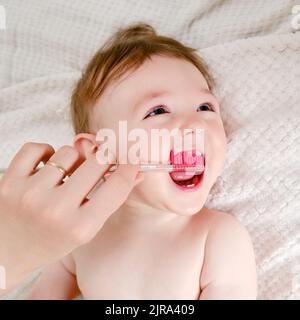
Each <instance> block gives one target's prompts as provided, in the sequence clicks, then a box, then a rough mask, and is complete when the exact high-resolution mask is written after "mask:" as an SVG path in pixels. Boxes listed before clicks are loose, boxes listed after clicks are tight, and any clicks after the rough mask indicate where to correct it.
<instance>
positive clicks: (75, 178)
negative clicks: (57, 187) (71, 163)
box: [61, 153, 111, 206]
mask: <svg viewBox="0 0 300 320" xmlns="http://www.w3.org/2000/svg"><path fill="white" fill-rule="evenodd" d="M110 167H111V165H110V164H99V161H98V160H97V158H96V154H95V153H93V154H92V155H91V156H90V157H89V158H87V159H86V161H84V162H83V163H82V164H81V165H80V166H79V167H78V168H77V169H76V170H75V171H74V172H73V174H72V176H71V177H70V178H69V179H68V180H67V181H66V182H65V183H64V184H63V185H62V187H61V188H62V190H63V192H64V195H65V197H66V198H68V197H71V196H72V198H73V201H74V202H73V203H74V204H75V205H76V206H80V205H81V204H82V202H83V201H84V199H85V198H86V196H87V195H88V193H89V192H90V191H91V190H92V189H93V188H94V187H95V185H96V184H97V183H98V182H99V180H100V179H101V178H102V177H103V176H104V174H105V173H106V172H107V170H108V169H109V168H110Z"/></svg>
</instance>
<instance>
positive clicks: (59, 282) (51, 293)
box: [26, 254, 80, 300]
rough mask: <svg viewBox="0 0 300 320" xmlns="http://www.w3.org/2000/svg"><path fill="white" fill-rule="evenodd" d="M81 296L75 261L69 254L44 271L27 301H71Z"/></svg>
mask: <svg viewBox="0 0 300 320" xmlns="http://www.w3.org/2000/svg"><path fill="white" fill-rule="evenodd" d="M79 294H80V291H79V288H78V286H77V281H76V276H75V265H74V260H73V258H72V255H71V254H69V255H68V256H66V257H64V258H63V259H61V260H60V261H58V262H55V263H53V264H51V265H49V266H48V267H46V268H45V269H44V270H43V271H42V273H41V275H40V276H39V278H38V279H37V281H36V282H35V284H34V287H33V288H32V290H31V291H30V293H29V294H28V296H27V297H26V299H27V300H71V299H74V298H76V297H77V296H78V295H79Z"/></svg>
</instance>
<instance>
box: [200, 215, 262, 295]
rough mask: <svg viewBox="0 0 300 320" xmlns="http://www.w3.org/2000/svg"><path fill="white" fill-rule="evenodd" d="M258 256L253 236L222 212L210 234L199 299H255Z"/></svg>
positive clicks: (206, 246) (207, 241)
mask: <svg viewBox="0 0 300 320" xmlns="http://www.w3.org/2000/svg"><path fill="white" fill-rule="evenodd" d="M256 296H257V279H256V266H255V256H254V251H253V247H252V242H251V239H250V236H249V234H248V232H247V230H246V228H245V227H243V226H242V225H241V224H240V223H239V222H238V221H237V220H236V219H235V218H234V217H232V216H230V215H229V214H225V213H221V215H220V217H219V218H218V219H216V221H215V222H214V223H213V225H212V228H211V230H210V231H209V233H208V236H207V240H206V245H205V258H204V263H203V267H202V272H201V294H200V300H207V299H222V300H223V299H256Z"/></svg>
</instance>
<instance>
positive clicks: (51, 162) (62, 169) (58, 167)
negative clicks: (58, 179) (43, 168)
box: [45, 161, 67, 176]
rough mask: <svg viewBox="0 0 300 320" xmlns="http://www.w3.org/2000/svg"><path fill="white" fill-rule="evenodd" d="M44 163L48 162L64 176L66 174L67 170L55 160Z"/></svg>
mask: <svg viewBox="0 0 300 320" xmlns="http://www.w3.org/2000/svg"><path fill="white" fill-rule="evenodd" d="M46 164H49V165H50V166H52V167H55V168H57V169H58V170H59V171H60V172H61V173H63V175H64V176H66V175H67V171H66V170H65V169H64V168H63V167H61V166H60V165H59V164H57V163H56V162H54V161H47V162H46ZM46 164H45V165H46Z"/></svg>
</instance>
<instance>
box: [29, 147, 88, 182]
mask: <svg viewBox="0 0 300 320" xmlns="http://www.w3.org/2000/svg"><path fill="white" fill-rule="evenodd" d="M49 161H52V162H54V163H56V164H57V165H59V167H61V168H63V170H64V171H65V174H64V173H63V172H62V171H61V170H59V169H58V168H57V167H55V166H52V165H49V164H45V166H44V167H43V168H41V169H40V170H39V172H37V173H36V174H35V175H34V177H33V179H34V180H38V181H39V184H40V185H45V186H48V187H51V186H55V185H57V184H59V183H61V182H62V179H63V178H64V177H65V175H67V174H70V173H72V172H73V171H74V170H75V169H76V168H77V167H78V166H79V165H80V163H81V162H82V159H81V157H80V154H79V152H78V151H77V150H76V149H75V148H73V147H71V146H68V145H65V146H62V147H61V148H59V149H58V150H57V151H56V152H55V153H54V154H53V155H52V156H51V158H50V159H49Z"/></svg>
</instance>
